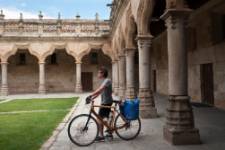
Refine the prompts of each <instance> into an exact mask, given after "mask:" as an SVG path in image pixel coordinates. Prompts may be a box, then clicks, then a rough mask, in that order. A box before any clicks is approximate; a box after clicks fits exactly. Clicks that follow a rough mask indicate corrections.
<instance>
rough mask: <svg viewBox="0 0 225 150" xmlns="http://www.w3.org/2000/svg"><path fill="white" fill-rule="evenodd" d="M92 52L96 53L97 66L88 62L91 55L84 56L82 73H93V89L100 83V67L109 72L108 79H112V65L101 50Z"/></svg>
mask: <svg viewBox="0 0 225 150" xmlns="http://www.w3.org/2000/svg"><path fill="white" fill-rule="evenodd" d="M92 52H96V53H98V64H92V63H91V61H90V57H91V54H88V55H86V56H84V58H83V59H82V62H83V64H82V72H92V73H93V89H96V88H98V86H99V85H100V83H101V81H100V80H99V79H98V77H97V75H98V69H99V67H101V66H104V67H106V68H107V69H108V71H109V78H110V79H111V78H112V64H111V59H110V58H109V57H108V56H106V55H104V54H103V52H102V51H101V50H93V51H92Z"/></svg>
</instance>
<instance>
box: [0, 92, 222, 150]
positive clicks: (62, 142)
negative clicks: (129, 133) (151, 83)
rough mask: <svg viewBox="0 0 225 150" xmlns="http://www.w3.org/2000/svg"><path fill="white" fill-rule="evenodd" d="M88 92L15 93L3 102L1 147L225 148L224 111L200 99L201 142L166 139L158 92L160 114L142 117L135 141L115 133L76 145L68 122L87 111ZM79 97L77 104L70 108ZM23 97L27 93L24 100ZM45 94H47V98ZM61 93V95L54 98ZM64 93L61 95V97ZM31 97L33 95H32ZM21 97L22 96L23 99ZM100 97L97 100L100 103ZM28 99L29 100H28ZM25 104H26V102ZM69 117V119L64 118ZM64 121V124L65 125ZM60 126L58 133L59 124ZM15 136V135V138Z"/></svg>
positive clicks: (56, 149)
mask: <svg viewBox="0 0 225 150" xmlns="http://www.w3.org/2000/svg"><path fill="white" fill-rule="evenodd" d="M88 95H89V94H88V93H86V94H77V95H76V94H52V95H51V94H48V95H46V96H42V97H43V98H40V99H37V97H39V95H35V94H33V95H12V96H9V97H10V98H9V99H11V98H12V99H13V98H15V97H18V98H20V99H18V100H12V101H11V100H10V101H8V102H5V103H1V104H0V111H1V112H0V116H1V117H0V120H1V122H0V131H1V132H0V134H1V136H0V137H1V138H0V141H1V142H0V145H1V149H2V150H17V149H29V150H30V149H32V150H37V149H39V148H41V149H43V150H47V149H50V150H113V149H117V150H125V149H129V150H146V149H150V150H151V149H152V150H222V149H224V148H225V134H224V132H225V129H224V126H225V121H224V120H223V119H221V118H223V117H225V111H223V110H220V109H218V108H214V107H209V106H206V105H202V104H199V103H193V104H192V107H193V110H194V115H195V116H196V118H195V123H196V127H198V128H200V129H201V130H200V134H201V142H202V143H201V144H200V145H189V146H187V145H185V146H172V145H171V144H169V143H168V142H166V141H165V140H164V139H163V132H162V129H163V126H164V123H165V121H166V119H165V112H166V105H167V100H166V96H163V95H159V94H156V95H155V99H156V107H157V108H158V114H159V117H158V118H155V119H142V130H141V134H140V135H139V136H138V137H137V138H136V139H134V140H132V141H123V140H121V139H120V138H118V137H117V136H116V135H115V134H114V139H113V140H112V141H105V142H96V143H94V144H92V145H91V146H88V147H77V146H76V145H74V144H73V143H72V142H71V141H70V140H69V137H68V135H67V125H68V123H69V121H70V120H71V119H72V117H74V116H76V115H78V114H81V113H88V111H89V109H90V106H89V105H85V104H84V99H85V98H86V96H88ZM78 96H79V100H78V103H77V104H76V105H77V106H76V107H73V109H72V110H71V112H72V113H69V110H70V109H71V108H72V106H73V105H74V104H75V103H76V99H75V98H69V97H78ZM22 97H25V98H24V99H26V100H23V99H22ZM44 97H46V98H44ZM52 97H58V98H52ZM60 97H61V98H60ZM31 98H32V99H31ZM21 99H22V100H21ZM99 100H100V99H98V100H97V103H99ZM25 103H26V104H25ZM24 104H25V105H24ZM68 113H69V116H68V115H67V117H66V118H69V119H68V120H67V121H64V118H65V116H66V114H68ZM62 124H63V125H62ZM58 125H61V126H62V127H60V128H61V129H60V130H59V132H57V134H53V132H54V130H57V128H56V127H57V126H58ZM12 137H13V138H12Z"/></svg>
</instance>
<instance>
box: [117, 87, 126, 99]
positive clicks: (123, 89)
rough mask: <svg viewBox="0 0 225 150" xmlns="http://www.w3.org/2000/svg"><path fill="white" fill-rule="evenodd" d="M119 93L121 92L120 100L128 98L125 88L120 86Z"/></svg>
mask: <svg viewBox="0 0 225 150" xmlns="http://www.w3.org/2000/svg"><path fill="white" fill-rule="evenodd" d="M118 94H119V97H120V100H124V99H125V98H126V97H125V88H119V91H118Z"/></svg>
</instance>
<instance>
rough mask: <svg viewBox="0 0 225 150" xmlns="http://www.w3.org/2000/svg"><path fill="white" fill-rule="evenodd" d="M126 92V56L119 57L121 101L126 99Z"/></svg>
mask: <svg viewBox="0 0 225 150" xmlns="http://www.w3.org/2000/svg"><path fill="white" fill-rule="evenodd" d="M125 90H126V59H125V55H124V54H121V55H120V56H119V97H120V99H124V98H125Z"/></svg>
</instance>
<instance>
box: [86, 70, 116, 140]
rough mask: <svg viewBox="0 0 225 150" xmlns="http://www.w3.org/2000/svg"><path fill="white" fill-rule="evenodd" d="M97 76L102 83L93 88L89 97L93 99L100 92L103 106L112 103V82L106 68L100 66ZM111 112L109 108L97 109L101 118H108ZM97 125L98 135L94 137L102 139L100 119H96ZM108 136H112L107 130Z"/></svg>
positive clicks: (102, 129) (102, 128)
mask: <svg viewBox="0 0 225 150" xmlns="http://www.w3.org/2000/svg"><path fill="white" fill-rule="evenodd" d="M98 78H99V79H101V80H102V84H101V85H100V87H99V88H98V89H97V90H95V91H94V92H93V93H92V94H91V95H90V97H91V99H92V100H94V99H95V98H97V97H98V96H99V95H100V94H101V105H104V106H111V105H112V103H113V98H112V82H111V80H110V79H109V78H108V70H107V69H106V68H105V67H101V68H100V69H99V71H98ZM110 112H111V109H110V108H100V109H99V116H100V117H102V119H105V118H107V119H108V118H109V114H110ZM97 122H98V125H99V135H98V137H97V138H96V141H101V140H104V134H103V131H104V126H103V124H102V122H101V121H99V120H97ZM107 136H108V137H112V134H111V133H110V132H109V133H108V135H107Z"/></svg>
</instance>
